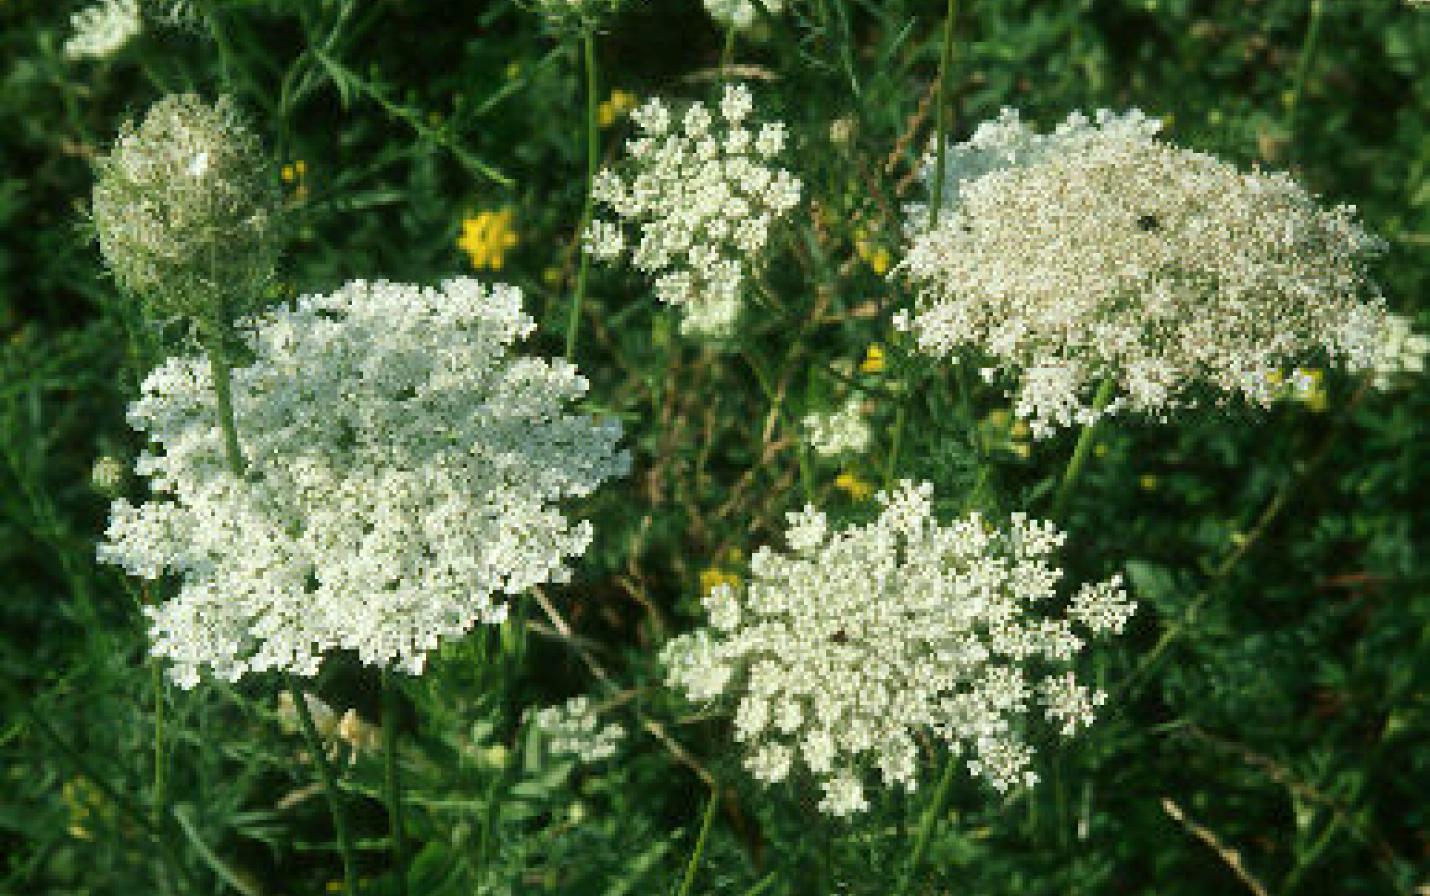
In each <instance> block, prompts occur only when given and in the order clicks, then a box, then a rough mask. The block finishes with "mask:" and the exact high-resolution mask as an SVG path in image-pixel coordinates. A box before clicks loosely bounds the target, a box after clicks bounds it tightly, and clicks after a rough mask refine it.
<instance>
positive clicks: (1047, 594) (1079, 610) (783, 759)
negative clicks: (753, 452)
mask: <svg viewBox="0 0 1430 896" xmlns="http://www.w3.org/2000/svg"><path fill="white" fill-rule="evenodd" d="M932 494H933V488H932V486H931V485H928V484H927V483H925V484H922V485H917V486H915V485H914V484H912V483H910V482H907V481H905V482H902V483H900V484H899V487H898V488H897V489H896V490H894V491H893V493H892V494H883V493H881V494H880V496H879V500H880V502H881V503H882V505H883V510H882V512H881V514H880V516H879V517H878V518H877V519H876V520H874V521H873V522H872V523H869V524H868V525H864V526H853V527H850V528H846V529H843V530H840V531H837V532H831V531H829V529H828V526H827V524H826V520H825V517H824V514H823V513H821V512H820V511H818V510H817V509H815V508H813V507H807V508H806V509H805V510H804V511H802V512H800V513H792V514H790V515H789V522H790V526H789V530H788V533H787V540H788V542H789V547H790V549H791V552H790V553H788V554H785V553H778V552H775V551H772V550H770V549H769V548H768V547H766V548H761V549H760V550H759V551H758V552H756V553H755V555H754V556H753V557H752V559H751V564H750V571H751V575H750V582H749V584H748V586H746V587H745V588H744V589H743V592H741V591H740V590H737V589H736V588H735V587H732V586H731V585H729V584H723V585H721V586H719V587H717V588H714V589H712V590H711V591H710V593H709V594H708V595H707V596H706V597H705V601H704V603H705V607H706V609H707V611H708V613H709V626H708V627H707V628H703V629H698V630H696V631H695V632H693V633H690V634H686V635H682V636H680V637H678V638H676V639H674V640H672V641H671V642H670V643H669V644H668V645H667V646H666V648H665V650H664V652H663V655H662V656H663V660H664V662H665V663H666V665H667V669H668V680H669V682H670V684H671V685H673V686H675V687H677V688H679V689H680V690H682V691H683V692H684V693H685V694H686V695H687V696H688V697H689V698H690V699H692V700H697V701H703V700H711V699H714V698H716V697H719V696H721V695H723V694H732V695H737V696H738V704H737V706H736V708H735V717H734V725H735V738H736V739H737V740H738V741H740V742H742V743H745V744H748V745H749V747H748V753H747V758H746V761H745V766H746V768H747V769H748V770H749V771H750V772H751V774H753V775H754V777H756V778H757V779H759V780H761V781H765V782H768V783H773V782H777V781H781V780H783V779H785V778H786V777H788V775H789V774H790V772H791V770H792V769H793V768H794V767H795V764H796V763H797V762H798V763H800V764H802V765H803V766H804V767H805V768H806V769H808V771H809V772H810V773H812V774H813V775H814V776H815V777H816V778H818V779H819V780H820V782H821V784H822V786H823V788H824V799H823V802H821V803H820V808H821V810H822V811H824V812H826V813H828V814H831V815H848V814H850V813H854V812H859V811H862V810H863V809H865V808H866V800H865V797H864V787H863V781H864V777H865V775H864V772H865V769H866V768H867V767H868V766H871V765H872V766H873V767H875V768H877V769H878V771H879V773H880V775H881V777H882V780H883V782H884V784H885V785H887V786H894V785H901V786H903V787H905V788H907V789H909V790H913V789H914V787H915V785H916V783H917V782H916V775H917V767H918V749H917V746H916V739H915V738H916V736H917V735H918V733H919V732H921V731H924V732H928V733H929V734H931V735H933V736H934V737H936V738H937V739H938V740H941V741H943V742H944V743H945V744H946V745H947V746H948V748H949V749H950V750H953V751H955V752H957V753H962V752H965V751H966V752H968V753H969V755H970V759H969V762H968V767H969V770H970V772H971V773H973V774H976V775H982V776H983V777H985V778H986V779H987V780H988V781H989V782H991V783H992V785H993V786H994V787H996V788H998V789H999V790H1000V791H1001V790H1006V789H1007V788H1009V787H1011V786H1013V785H1015V784H1018V783H1024V784H1031V783H1033V781H1034V780H1035V779H1036V776H1035V775H1034V773H1033V772H1032V771H1031V770H1030V769H1029V764H1030V761H1031V757H1032V753H1033V750H1032V747H1031V746H1029V745H1028V744H1027V742H1026V741H1025V740H1024V739H1023V736H1022V731H1023V729H1024V727H1025V725H1024V722H1023V720H1022V717H1024V716H1025V715H1027V714H1028V713H1029V712H1030V707H1031V706H1032V705H1034V704H1036V705H1039V706H1041V707H1042V708H1043V711H1044V714H1045V715H1046V717H1047V718H1048V719H1049V720H1051V721H1052V722H1054V723H1056V724H1057V725H1058V726H1059V728H1060V729H1061V731H1062V732H1063V733H1064V734H1072V733H1073V732H1075V731H1076V730H1077V729H1078V728H1080V727H1082V726H1084V725H1087V724H1089V723H1090V722H1091V721H1092V714H1093V708H1094V707H1096V706H1097V705H1098V704H1100V703H1101V702H1102V701H1103V700H1104V695H1103V694H1102V693H1101V692H1098V691H1092V690H1089V689H1088V688H1086V687H1084V686H1082V685H1080V684H1078V683H1077V681H1076V679H1074V678H1073V677H1072V675H1071V673H1070V672H1068V671H1067V669H1068V666H1069V665H1070V663H1071V660H1072V659H1073V657H1074V655H1076V654H1077V652H1078V651H1079V650H1081V649H1082V647H1083V639H1082V637H1080V636H1079V635H1078V634H1077V633H1076V632H1075V631H1074V628H1073V625H1074V623H1076V624H1077V625H1078V626H1080V627H1082V628H1084V629H1086V630H1087V631H1089V632H1091V633H1094V634H1097V633H1103V632H1120V631H1121V630H1122V627H1123V625H1124V624H1125V622H1126V621H1127V619H1128V617H1129V616H1131V614H1132V612H1133V609H1134V605H1133V604H1132V603H1131V602H1130V601H1128V600H1127V597H1126V595H1125V594H1124V592H1123V590H1122V586H1121V581H1120V579H1118V578H1116V577H1114V578H1112V579H1110V580H1108V581H1105V582H1101V583H1099V584H1095V585H1087V586H1084V587H1083V588H1082V589H1081V590H1079V591H1078V592H1077V593H1076V595H1075V596H1074V597H1073V599H1072V601H1071V603H1070V604H1069V605H1068V607H1067V609H1066V611H1065V613H1063V614H1061V615H1060V614H1057V613H1054V612H1050V610H1049V609H1045V608H1050V605H1053V604H1056V603H1057V602H1058V601H1057V598H1056V596H1055V595H1056V586H1057V584H1058V581H1059V579H1060V578H1061V577H1062V572H1061V570H1059V569H1058V568H1057V567H1055V566H1053V565H1051V559H1052V556H1053V554H1054V552H1055V551H1056V550H1057V549H1058V548H1059V547H1060V546H1061V545H1062V542H1063V538H1064V536H1063V534H1062V533H1060V532H1058V531H1057V529H1055V528H1054V527H1053V526H1052V524H1050V523H1041V522H1037V521H1034V520H1029V519H1027V518H1025V517H1023V516H1022V515H1014V516H1013V517H1012V519H1011V521H1010V524H1009V526H1008V527H1007V528H1006V529H1003V530H1000V529H997V528H995V527H993V526H991V525H989V524H988V523H987V522H986V521H985V520H984V519H982V518H981V517H980V516H979V515H978V514H976V513H975V514H970V515H969V516H967V517H966V518H963V519H961V520H958V521H956V522H954V523H952V524H950V525H946V526H945V525H941V524H940V523H939V522H938V520H937V519H936V518H935V517H934V513H933V506H932Z"/></svg>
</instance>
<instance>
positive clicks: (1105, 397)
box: [1051, 377, 1116, 520]
mask: <svg viewBox="0 0 1430 896" xmlns="http://www.w3.org/2000/svg"><path fill="white" fill-rule="evenodd" d="M1115 387H1116V383H1115V382H1114V381H1113V380H1112V378H1111V377H1109V378H1107V379H1105V380H1103V381H1102V385H1101V386H1099V387H1098V389H1097V395H1096V396H1094V397H1093V399H1092V409H1093V410H1094V411H1096V412H1099V413H1100V412H1101V411H1102V409H1103V408H1105V407H1107V403H1108V402H1109V401H1111V400H1112V390H1113V389H1114V388H1115ZM1097 423H1098V421H1097V420H1094V421H1092V422H1091V423H1089V424H1087V425H1086V426H1084V427H1083V428H1082V432H1081V433H1080V434H1079V435H1078V437H1077V445H1076V446H1075V447H1074V448H1073V453H1072V457H1070V458H1068V465H1067V468H1066V469H1064V470H1063V481H1062V484H1061V485H1059V486H1058V493H1057V496H1056V497H1054V498H1053V509H1052V514H1051V516H1052V518H1053V519H1054V520H1058V519H1061V518H1062V515H1063V510H1064V509H1065V508H1066V507H1067V503H1068V499H1069V498H1070V497H1072V491H1073V486H1074V485H1076V484H1077V480H1078V477H1079V476H1080V475H1081V474H1082V468H1083V467H1084V466H1086V464H1087V454H1088V452H1089V451H1091V450H1092V442H1093V436H1095V435H1096V433H1097Z"/></svg>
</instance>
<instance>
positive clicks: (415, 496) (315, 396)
mask: <svg viewBox="0 0 1430 896" xmlns="http://www.w3.org/2000/svg"><path fill="white" fill-rule="evenodd" d="M246 324H247V328H248V329H249V330H251V333H252V335H251V337H249V343H250V346H249V348H250V350H251V353H252V363H251V364H250V365H249V366H247V367H243V368H240V369H237V370H235V371H234V372H233V404H234V411H235V417H236V420H237V429H238V433H239V437H240V439H241V441H242V446H243V451H244V454H245V455H246V457H247V459H248V462H249V466H250V469H249V471H248V473H247V475H246V476H245V477H243V478H238V477H235V476H234V475H233V474H232V473H230V472H229V469H228V467H227V465H226V463H225V461H224V442H223V437H222V435H221V432H220V427H219V421H218V416H217V411H216V409H215V402H214V399H213V397H212V394H213V390H212V388H211V383H210V374H209V366H208V363H207V362H206V361H204V360H203V359H201V358H198V357H181V358H175V359H172V360H170V361H169V362H167V363H166V364H164V365H163V366H162V367H160V368H158V369H157V370H155V371H154V372H153V373H151V374H150V375H149V377H148V378H147V379H146V380H145V382H144V387H143V395H142V397H141V398H140V399H139V400H138V401H136V402H135V403H134V404H133V405H132V406H131V407H130V410H129V420H130V423H131V424H132V425H133V426H134V427H136V428H137V429H139V430H142V431H144V432H146V433H147V434H148V435H149V437H150V438H151V439H152V440H153V441H154V442H155V443H156V444H157V446H158V447H159V448H160V449H162V450H160V451H158V452H157V453H150V454H146V455H144V456H142V457H141V458H140V460H139V462H138V464H137V468H138V472H139V473H141V474H142V475H145V476H148V477H149V478H150V486H151V489H152V491H153V493H154V499H153V500H151V501H149V502H147V503H145V504H143V505H142V506H138V507H136V506H133V505H131V504H129V503H128V502H126V501H122V500H121V501H117V502H115V503H114V505H113V506H112V509H111V514H110V524H109V529H108V532H107V536H108V542H107V543H105V544H102V545H101V546H100V549H99V556H100V559H102V560H104V561H107V562H110V563H116V564H119V565H122V566H123V567H124V568H125V569H126V570H128V571H129V572H130V573H132V574H134V575H138V576H142V577H144V578H148V579H155V578H158V577H160V576H162V575H164V574H166V573H172V574H175V575H176V576H177V577H178V578H179V585H180V587H179V591H178V594H177V595H176V596H175V597H174V598H172V599H170V600H169V601H168V602H166V603H163V604H161V605H160V606H158V607H156V608H153V609H151V610H149V613H150V617H151V619H150V624H151V636H152V639H153V647H152V650H153V653H154V654H155V655H156V656H161V657H167V658H169V659H170V660H172V661H173V663H174V667H173V673H172V674H173V676H174V678H175V680H176V681H177V682H178V683H179V684H180V685H181V686H184V687H191V686H193V685H194V684H195V683H196V682H197V681H198V679H199V672H200V670H201V669H202V668H203V667H208V668H209V669H211V670H212V671H213V672H214V673H215V674H217V675H219V676H221V677H223V678H227V679H231V680H232V679H237V678H238V677H240V676H241V675H243V674H245V673H246V672H251V671H262V670H267V669H286V670H289V671H292V672H295V673H298V674H301V675H312V674H314V673H316V672H317V670H318V667H319V664H320V662H321V658H322V655H323V653H324V652H325V651H327V650H330V649H333V648H341V649H349V650H355V651H357V653H358V655H359V657H360V658H361V659H362V661H363V662H365V663H369V664H372V665H383V666H387V665H395V666H397V667H399V668H402V669H405V670H407V671H410V672H414V673H415V672H419V671H420V670H421V669H422V666H423V662H424V659H425V656H426V654H427V652H428V651H430V650H432V649H433V648H435V647H436V646H437V645H438V642H439V641H440V640H442V639H443V638H447V637H452V636H456V635H460V634H461V633H463V632H465V631H466V630H467V629H469V628H470V627H471V626H472V625H473V624H475V623H476V622H479V621H480V622H488V623H495V622H500V621H501V620H502V619H503V618H504V617H505V615H506V606H505V604H504V603H502V602H501V601H500V599H499V598H500V595H502V594H508V595H510V594H519V593H520V592H522V591H524V590H526V589H527V588H530V587H531V586H533V585H537V584H540V583H543V582H548V581H562V580H565V579H566V578H567V577H568V576H569V573H568V572H567V571H566V569H565V567H564V561H565V560H566V558H568V557H574V556H579V555H580V554H581V553H582V552H583V551H585V549H586V547H587V545H588V544H589V542H590V540H591V526H590V524H589V523H587V522H584V521H583V522H581V523H579V524H576V525H572V523H571V522H570V521H568V520H567V519H566V517H565V516H564V515H563V514H562V513H561V512H560V510H559V509H557V508H556V507H555V506H553V502H555V501H556V500H558V499H560V498H563V497H567V496H580V495H586V494H588V493H590V492H591V491H592V490H593V489H595V488H596V486H597V485H599V484H600V483H601V482H602V481H603V480H605V479H606V478H608V477H611V476H617V475H622V474H624V473H626V472H627V471H628V469H629V466H630V459H629V456H628V454H627V453H626V452H624V451H617V450H616V442H617V440H618V439H619V438H620V435H621V428H620V424H619V423H617V422H614V421H612V422H597V421H595V420H593V419H591V418H590V417H586V416H577V415H572V414H568V413H566V405H567V404H568V403H569V402H571V401H573V400H575V399H578V398H580V397H581V396H582V395H583V394H584V393H585V391H586V388H587V383H586V380H585V379H584V378H582V377H581V376H580V375H579V374H578V373H577V371H576V369H575V367H573V366H572V365H570V364H568V363H566V362H565V361H562V360H556V361H551V362H547V361H544V360H540V359H535V358H524V357H512V356H511V355H510V349H511V346H512V344H513V343H514V342H515V341H516V340H517V339H518V338H520V337H524V336H526V335H528V334H529V333H530V332H531V331H532V330H533V329H534V327H535V325H534V323H533V322H532V320H531V318H530V317H528V316H527V315H525V314H523V313H522V311H521V294H520V292H519V291H518V290H517V289H515V288H514V287H510V286H503V285H497V286H493V287H491V288H490V289H488V288H486V287H484V286H483V285H482V284H481V283H479V282H477V281H475V280H471V279H455V280H449V281H447V282H446V283H444V284H442V286H441V288H440V289H430V288H420V287H416V286H405V285H401V284H395V283H385V282H373V283H369V282H363V281H357V282H354V283H350V284H348V285H347V286H345V287H343V288H342V289H341V290H339V291H337V292H335V293H333V294H332V295H328V296H306V297H303V298H301V299H299V300H298V301H297V303H296V307H295V308H293V309H291V310H290V309H280V310H275V311H273V312H271V313H268V314H266V315H264V316H262V317H258V318H256V319H251V320H249V321H247V322H246Z"/></svg>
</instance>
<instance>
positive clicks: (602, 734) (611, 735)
mask: <svg viewBox="0 0 1430 896" xmlns="http://www.w3.org/2000/svg"><path fill="white" fill-rule="evenodd" d="M530 717H531V723H532V724H533V725H534V726H535V727H536V729H537V730H538V731H540V732H541V734H542V736H543V737H545V738H546V746H547V749H548V750H550V751H551V753H552V755H554V756H574V757H575V758H577V759H579V760H581V761H582V762H600V761H601V760H603V759H609V758H611V757H612V756H614V755H616V747H617V746H618V745H619V744H620V742H621V741H622V740H624V739H625V736H626V729H625V727H624V726H623V725H621V724H620V723H619V722H607V723H606V724H605V725H602V724H601V719H600V715H599V714H598V713H597V712H596V707H595V706H593V705H592V704H591V698H589V697H586V696H584V695H582V696H579V697H572V698H571V699H570V700H567V701H566V702H565V703H563V704H560V705H557V706H546V707H542V708H541V709H537V710H533V711H532V712H531V714H530Z"/></svg>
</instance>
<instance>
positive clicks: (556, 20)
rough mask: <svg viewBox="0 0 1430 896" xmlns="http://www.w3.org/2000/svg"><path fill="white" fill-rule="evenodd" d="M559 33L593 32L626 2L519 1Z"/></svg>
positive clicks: (622, 0)
mask: <svg viewBox="0 0 1430 896" xmlns="http://www.w3.org/2000/svg"><path fill="white" fill-rule="evenodd" d="M518 2H520V3H521V5H523V6H525V7H527V8H528V9H531V10H533V11H535V12H536V13H538V14H540V15H541V16H543V17H544V18H545V19H546V23H547V24H548V25H550V26H551V27H552V28H553V29H555V30H557V31H576V32H588V31H593V30H595V29H597V28H599V27H600V26H601V25H603V24H604V23H605V22H606V21H607V20H608V19H610V18H611V17H612V16H614V15H615V14H616V12H617V11H618V10H620V8H621V6H622V5H624V3H625V2H626V0H518Z"/></svg>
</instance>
